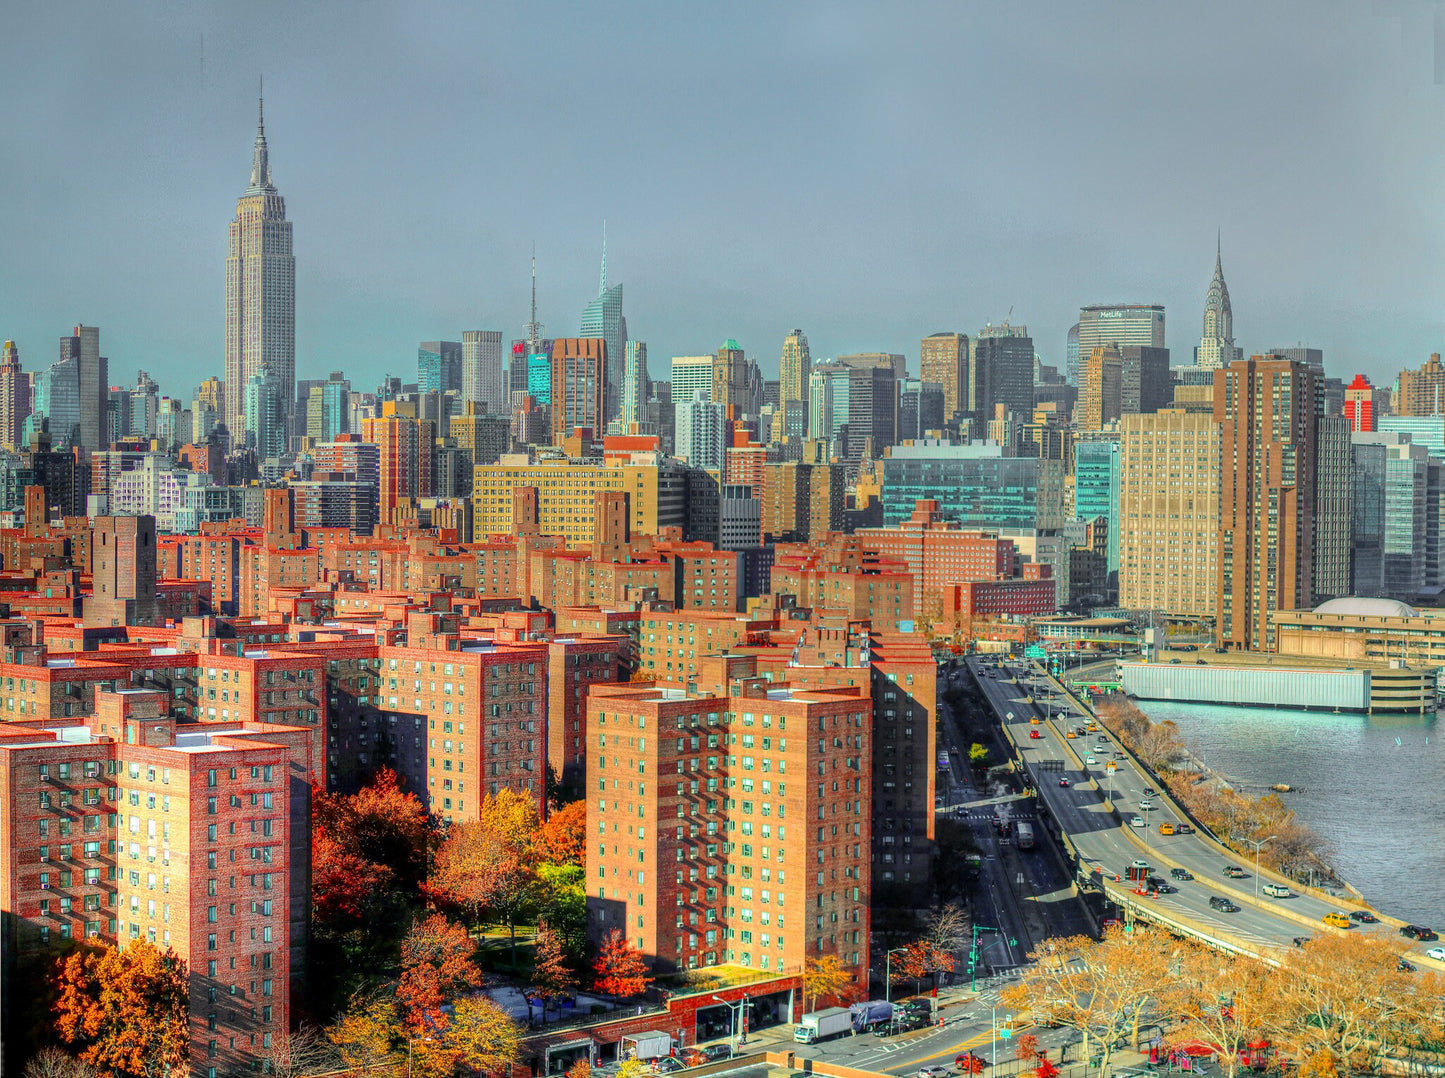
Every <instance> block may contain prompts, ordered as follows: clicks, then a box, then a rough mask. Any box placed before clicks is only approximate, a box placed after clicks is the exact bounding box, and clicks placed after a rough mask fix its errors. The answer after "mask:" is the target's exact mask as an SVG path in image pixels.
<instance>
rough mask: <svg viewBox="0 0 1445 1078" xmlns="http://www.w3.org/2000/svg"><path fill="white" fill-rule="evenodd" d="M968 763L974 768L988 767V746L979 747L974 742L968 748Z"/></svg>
mask: <svg viewBox="0 0 1445 1078" xmlns="http://www.w3.org/2000/svg"><path fill="white" fill-rule="evenodd" d="M968 762H969V763H970V764H971V765H973V766H974V767H976V768H979V769H982V768H985V767H987V766H988V746H987V745H980V744H979V743H978V742H977V741H975V742H974V743H973V744H972V745H970V746H969V747H968Z"/></svg>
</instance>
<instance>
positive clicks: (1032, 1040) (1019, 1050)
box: [1014, 1033, 1039, 1064]
mask: <svg viewBox="0 0 1445 1078" xmlns="http://www.w3.org/2000/svg"><path fill="white" fill-rule="evenodd" d="M1014 1058H1015V1059H1017V1060H1018V1061H1019V1062H1020V1063H1024V1064H1029V1063H1033V1062H1034V1061H1036V1060H1037V1059H1038V1058H1039V1039H1038V1037H1036V1036H1034V1035H1033V1034H1032V1033H1021V1034H1019V1035H1018V1036H1017V1037H1015V1038H1014Z"/></svg>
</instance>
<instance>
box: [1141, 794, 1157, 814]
mask: <svg viewBox="0 0 1445 1078" xmlns="http://www.w3.org/2000/svg"><path fill="white" fill-rule="evenodd" d="M1139 811H1140V812H1153V811H1154V802H1153V801H1150V800H1149V799H1148V798H1147V797H1146V798H1144V799H1143V800H1141V801H1140V802H1139Z"/></svg>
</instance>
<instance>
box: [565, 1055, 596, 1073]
mask: <svg viewBox="0 0 1445 1078" xmlns="http://www.w3.org/2000/svg"><path fill="white" fill-rule="evenodd" d="M567 1078H592V1062H591V1060H589V1059H587V1058H585V1057H584V1058H582V1059H579V1060H578V1061H577V1062H576V1063H573V1064H572V1065H571V1066H570V1067H568V1068H567Z"/></svg>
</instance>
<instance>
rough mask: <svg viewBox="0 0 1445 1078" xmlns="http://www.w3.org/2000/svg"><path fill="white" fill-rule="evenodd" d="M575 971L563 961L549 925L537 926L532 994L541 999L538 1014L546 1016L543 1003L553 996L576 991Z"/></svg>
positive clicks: (555, 998)
mask: <svg viewBox="0 0 1445 1078" xmlns="http://www.w3.org/2000/svg"><path fill="white" fill-rule="evenodd" d="M577 987H578V981H577V975H576V974H575V973H573V972H572V969H571V967H570V966H569V965H568V964H567V957H566V955H564V954H563V953H562V940H561V938H560V937H559V936H558V935H557V933H555V932H553V931H552V929H551V928H550V927H549V926H547V925H545V924H543V925H542V926H541V927H540V928H538V930H537V946H536V951H535V957H534V958H533V962H532V988H531V993H532V995H534V996H536V997H537V998H538V999H540V1000H541V1001H542V1018H543V1019H544V1020H545V1019H546V1017H547V1005H548V1004H549V1003H551V1002H552V1001H553V1000H559V999H565V998H566V997H568V996H571V995H574V994H575V993H576V991H577Z"/></svg>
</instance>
